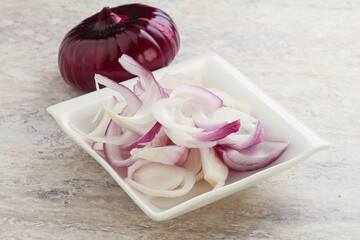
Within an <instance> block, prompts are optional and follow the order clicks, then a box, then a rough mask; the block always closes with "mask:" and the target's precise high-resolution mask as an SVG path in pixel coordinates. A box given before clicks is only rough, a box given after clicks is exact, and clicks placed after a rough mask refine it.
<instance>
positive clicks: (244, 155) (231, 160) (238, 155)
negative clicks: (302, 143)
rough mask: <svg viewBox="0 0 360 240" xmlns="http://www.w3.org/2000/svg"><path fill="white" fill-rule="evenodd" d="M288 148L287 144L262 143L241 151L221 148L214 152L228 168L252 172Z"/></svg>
mask: <svg viewBox="0 0 360 240" xmlns="http://www.w3.org/2000/svg"><path fill="white" fill-rule="evenodd" d="M288 146H289V142H270V141H264V142H262V143H259V144H257V145H255V146H253V147H251V148H247V149H243V150H241V151H237V150H235V149H232V148H221V147H217V148H216V151H217V152H218V153H219V155H220V156H221V157H222V159H223V160H224V162H225V163H226V165H227V166H228V167H230V168H232V169H234V170H238V171H253V170H257V169H260V168H263V167H265V166H267V165H269V164H270V163H272V162H273V161H275V160H277V159H278V158H279V157H280V156H281V155H282V154H283V153H284V152H285V150H286V149H287V147H288Z"/></svg>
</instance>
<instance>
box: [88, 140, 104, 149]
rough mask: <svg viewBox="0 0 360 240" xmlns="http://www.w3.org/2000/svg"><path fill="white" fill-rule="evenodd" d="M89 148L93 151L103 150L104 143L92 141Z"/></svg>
mask: <svg viewBox="0 0 360 240" xmlns="http://www.w3.org/2000/svg"><path fill="white" fill-rule="evenodd" d="M91 149H92V150H94V151H104V143H101V142H94V143H93V144H92V145H91Z"/></svg>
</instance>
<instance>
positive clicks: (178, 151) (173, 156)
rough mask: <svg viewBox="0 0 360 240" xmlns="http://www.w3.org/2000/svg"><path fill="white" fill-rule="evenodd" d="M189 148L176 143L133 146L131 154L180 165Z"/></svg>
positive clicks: (152, 160)
mask: <svg viewBox="0 0 360 240" xmlns="http://www.w3.org/2000/svg"><path fill="white" fill-rule="evenodd" d="M189 152H190V149H187V148H184V147H179V146H176V145H171V146H164V147H152V148H148V147H146V148H134V149H132V150H131V152H130V153H131V155H132V156H133V157H136V158H141V159H145V160H148V161H151V162H159V163H163V164H166V165H182V164H184V162H185V161H186V159H187V158H188V156H189Z"/></svg>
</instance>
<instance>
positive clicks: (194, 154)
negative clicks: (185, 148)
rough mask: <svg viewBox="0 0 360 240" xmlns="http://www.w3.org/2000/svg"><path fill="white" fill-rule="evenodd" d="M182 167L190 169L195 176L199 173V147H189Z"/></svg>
mask: <svg viewBox="0 0 360 240" xmlns="http://www.w3.org/2000/svg"><path fill="white" fill-rule="evenodd" d="M183 167H184V168H186V169H188V170H189V171H191V172H192V173H193V174H194V175H195V176H197V175H198V174H199V172H200V171H201V158H200V151H199V149H197V148H193V149H191V151H190V155H189V157H188V158H187V160H186V162H185V163H184V165H183Z"/></svg>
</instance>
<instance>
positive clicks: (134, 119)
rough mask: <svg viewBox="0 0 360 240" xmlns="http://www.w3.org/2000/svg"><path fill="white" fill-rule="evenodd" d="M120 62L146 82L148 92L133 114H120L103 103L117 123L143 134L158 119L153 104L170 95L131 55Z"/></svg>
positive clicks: (122, 58)
mask: <svg viewBox="0 0 360 240" xmlns="http://www.w3.org/2000/svg"><path fill="white" fill-rule="evenodd" d="M119 62H120V63H121V65H122V66H123V67H124V69H126V70H128V71H129V72H130V73H132V74H134V75H138V76H139V78H140V81H143V82H144V87H145V88H146V92H145V93H144V94H145V97H144V102H143V104H142V106H141V107H140V109H138V110H137V112H136V113H135V114H134V115H133V116H122V115H118V114H116V113H115V112H114V111H112V110H111V109H109V108H107V107H106V106H105V105H104V104H103V103H102V105H103V107H104V110H105V111H106V113H107V114H109V116H110V117H111V118H112V119H113V120H114V121H115V122H116V123H118V124H119V125H121V126H122V127H123V128H126V129H128V130H131V131H133V132H136V133H138V134H140V135H143V134H145V133H146V132H148V131H149V130H150V129H151V127H152V126H153V125H154V124H155V123H156V120H155V119H154V118H153V116H152V113H151V108H152V105H153V104H154V103H155V102H156V101H157V100H159V99H160V98H163V97H167V96H168V95H167V94H166V93H165V92H164V90H163V89H162V88H161V86H160V85H159V84H158V82H156V80H155V79H154V77H153V75H152V73H151V72H149V71H148V70H146V69H144V68H143V67H141V66H140V65H139V64H138V63H137V62H136V61H134V60H133V59H132V58H131V57H129V56H127V55H125V54H124V55H122V57H121V58H120V59H119ZM96 88H97V90H98V93H99V95H100V92H99V86H98V84H96ZM100 98H101V96H100Z"/></svg>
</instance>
